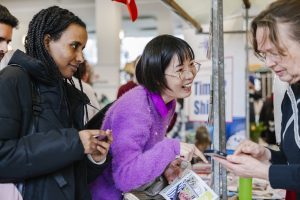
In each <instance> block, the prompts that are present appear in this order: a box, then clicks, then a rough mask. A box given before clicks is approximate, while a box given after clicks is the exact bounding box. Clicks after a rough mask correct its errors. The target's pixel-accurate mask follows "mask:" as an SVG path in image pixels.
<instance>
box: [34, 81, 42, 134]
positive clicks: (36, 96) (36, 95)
mask: <svg viewBox="0 0 300 200" xmlns="http://www.w3.org/2000/svg"><path fill="white" fill-rule="evenodd" d="M31 99H32V115H33V116H32V117H33V121H32V123H33V124H32V125H33V126H32V128H33V129H35V131H38V130H37V127H38V122H39V116H40V113H41V112H42V107H41V97H40V95H39V89H38V87H37V86H36V84H35V83H34V82H33V81H32V80H31ZM32 131H33V130H32Z"/></svg>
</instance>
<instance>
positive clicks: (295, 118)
mask: <svg viewBox="0 0 300 200" xmlns="http://www.w3.org/2000/svg"><path fill="white" fill-rule="evenodd" d="M287 94H288V96H289V98H290V100H291V106H292V109H293V114H292V116H291V118H290V119H289V120H288V122H287V124H286V126H285V129H284V132H283V135H282V139H284V136H285V133H286V131H287V129H288V127H289V126H290V125H291V123H292V121H294V137H295V142H296V144H297V146H298V148H299V149H300V136H299V125H298V109H297V102H296V98H295V95H294V93H293V90H292V88H291V86H289V87H288V89H287Z"/></svg>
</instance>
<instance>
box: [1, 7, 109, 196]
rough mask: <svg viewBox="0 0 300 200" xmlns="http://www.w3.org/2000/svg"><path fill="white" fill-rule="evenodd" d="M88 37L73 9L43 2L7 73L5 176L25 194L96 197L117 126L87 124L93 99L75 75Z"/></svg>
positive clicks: (3, 89)
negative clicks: (92, 187)
mask: <svg viewBox="0 0 300 200" xmlns="http://www.w3.org/2000/svg"><path fill="white" fill-rule="evenodd" d="M86 42H87V31H86V25H85V24H84V22H82V21H81V19H79V18H78V17H77V16H75V15H74V14H73V13H72V12H70V11H68V10H66V9H62V8H60V7H57V6H53V7H49V8H47V9H43V10H41V11H40V12H39V13H37V14H36V15H35V16H34V17H33V19H32V21H31V22H30V24H29V27H28V33H27V36H26V42H25V49H26V53H23V52H21V51H19V50H17V51H16V52H15V53H14V55H13V56H12V58H11V60H10V62H9V64H8V66H7V67H6V68H5V69H4V70H2V71H1V73H0V105H1V108H0V182H1V183H14V184H15V186H16V187H17V189H18V191H19V192H20V195H21V196H22V197H23V199H25V200H47V199H49V200H53V199H55V200H65V199H68V200H73V199H78V200H79V199H80V200H81V199H82V200H88V199H91V195H90V193H89V189H88V183H89V182H91V181H93V180H94V179H95V177H97V176H98V175H100V174H101V172H102V169H103V168H104V167H105V164H104V162H105V160H106V156H107V153H108V149H109V147H110V143H111V142H112V135H111V131H109V130H108V131H101V130H83V116H84V115H83V114H84V106H85V105H86V104H88V103H89V100H88V98H87V97H86V95H85V94H84V93H83V92H82V91H79V90H77V89H76V88H75V87H74V83H73V81H72V76H73V74H74V73H75V72H76V71H77V69H78V66H79V65H80V64H81V63H82V62H83V61H84V58H83V52H82V51H83V49H84V47H85V44H86ZM68 81H69V82H70V83H67V82H68ZM99 135H102V136H106V139H107V140H106V141H100V140H98V139H97V136H99Z"/></svg>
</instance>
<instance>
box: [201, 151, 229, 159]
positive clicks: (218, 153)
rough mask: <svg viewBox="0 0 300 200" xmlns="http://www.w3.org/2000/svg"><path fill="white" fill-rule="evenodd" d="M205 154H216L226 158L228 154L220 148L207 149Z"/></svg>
mask: <svg viewBox="0 0 300 200" xmlns="http://www.w3.org/2000/svg"><path fill="white" fill-rule="evenodd" d="M204 155H206V156H211V157H213V156H215V157H219V158H223V159H226V156H227V154H226V153H224V152H222V151H218V150H205V151H204Z"/></svg>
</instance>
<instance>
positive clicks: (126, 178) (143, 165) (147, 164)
mask: <svg viewBox="0 0 300 200" xmlns="http://www.w3.org/2000/svg"><path fill="white" fill-rule="evenodd" d="M125 107H127V106H125ZM145 110H146V109H145V108H144V109H143V108H138V107H136V108H134V109H130V108H128V107H127V109H125V108H124V107H123V109H122V110H115V112H114V113H115V114H113V115H112V116H111V120H110V126H111V128H112V131H113V137H114V142H113V144H112V147H111V149H112V156H113V163H112V171H113V178H114V182H115V184H116V187H117V188H118V189H120V190H121V191H124V192H126V191H130V190H132V189H135V188H138V187H140V186H142V185H143V184H146V183H149V182H150V181H152V180H154V179H155V178H156V177H158V176H160V175H161V174H162V173H163V171H164V170H165V168H166V167H167V165H168V164H169V163H170V162H171V161H173V160H174V159H175V157H176V155H178V154H179V153H180V143H179V141H178V140H175V139H168V138H165V137H163V136H159V137H160V138H164V139H160V140H159V141H157V142H153V146H152V148H149V149H148V150H144V149H145V146H147V145H149V143H148V142H151V141H153V140H151V141H149V138H150V136H151V134H157V133H151V132H150V130H151V126H152V123H155V122H154V121H152V119H151V115H150V114H149V112H145ZM152 137H153V135H152Z"/></svg>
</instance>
